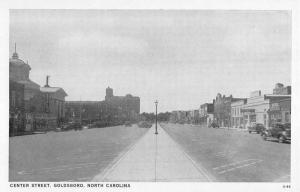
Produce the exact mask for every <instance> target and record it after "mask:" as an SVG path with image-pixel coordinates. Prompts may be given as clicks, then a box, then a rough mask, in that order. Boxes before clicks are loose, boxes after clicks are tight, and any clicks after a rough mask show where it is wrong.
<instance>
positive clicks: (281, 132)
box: [261, 123, 291, 143]
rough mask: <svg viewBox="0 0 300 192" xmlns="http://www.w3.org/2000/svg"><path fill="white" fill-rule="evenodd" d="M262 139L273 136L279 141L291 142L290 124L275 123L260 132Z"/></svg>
mask: <svg viewBox="0 0 300 192" xmlns="http://www.w3.org/2000/svg"><path fill="white" fill-rule="evenodd" d="M261 136H262V138H263V140H268V139H269V138H275V139H277V140H278V142H279V143H283V142H291V124H290V123H286V124H282V123H275V124H273V125H272V126H271V128H269V129H264V130H263V131H262V132H261Z"/></svg>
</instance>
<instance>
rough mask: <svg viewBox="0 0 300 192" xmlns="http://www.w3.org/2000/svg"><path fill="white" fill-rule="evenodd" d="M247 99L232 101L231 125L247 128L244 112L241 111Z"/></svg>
mask: <svg viewBox="0 0 300 192" xmlns="http://www.w3.org/2000/svg"><path fill="white" fill-rule="evenodd" d="M246 103H247V99H241V100H238V101H234V102H232V103H231V126H232V127H235V128H245V126H244V119H243V114H242V112H241V110H242V108H243V107H244V105H245V104H246Z"/></svg>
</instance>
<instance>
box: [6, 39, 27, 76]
mask: <svg viewBox="0 0 300 192" xmlns="http://www.w3.org/2000/svg"><path fill="white" fill-rule="evenodd" d="M9 65H10V67H24V68H27V69H28V70H31V67H30V66H29V65H28V63H25V62H24V61H23V60H21V59H19V55H18V53H17V45H16V44H15V52H14V53H13V55H12V57H11V58H10V59H9Z"/></svg>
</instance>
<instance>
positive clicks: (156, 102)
mask: <svg viewBox="0 0 300 192" xmlns="http://www.w3.org/2000/svg"><path fill="white" fill-rule="evenodd" d="M154 103H155V134H156V135H157V134H158V132H157V104H158V101H157V100H156V101H155V102H154Z"/></svg>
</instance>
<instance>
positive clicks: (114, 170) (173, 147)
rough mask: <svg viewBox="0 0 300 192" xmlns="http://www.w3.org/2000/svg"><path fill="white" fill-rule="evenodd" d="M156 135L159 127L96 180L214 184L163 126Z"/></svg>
mask: <svg viewBox="0 0 300 192" xmlns="http://www.w3.org/2000/svg"><path fill="white" fill-rule="evenodd" d="M154 132H155V125H153V126H152V128H151V129H150V130H149V131H148V132H147V133H146V134H145V136H143V137H142V138H141V139H140V140H139V141H138V142H137V143H136V144H135V145H134V146H133V147H132V148H131V149H130V150H129V151H128V152H127V153H125V154H124V155H123V156H122V157H121V158H120V159H119V160H118V161H117V162H115V163H114V164H113V165H110V166H109V168H108V169H107V170H105V171H103V172H102V173H100V174H99V175H97V176H95V177H94V179H93V181H137V182H138V181H144V182H145V181H154V182H156V181H158V182H159V181H174V182H175V181H176V182H180V181H185V182H186V181H192V182H195V181H197V182H209V181H212V179H211V176H209V175H208V174H207V172H206V171H205V170H204V169H203V168H201V167H199V165H197V164H196V163H195V162H194V161H193V160H192V159H191V158H190V157H189V156H188V155H187V154H186V153H185V152H184V151H183V150H182V149H181V148H180V146H179V145H178V144H177V143H175V142H174V141H173V140H172V139H171V138H170V136H169V135H168V134H167V133H166V132H165V131H164V130H163V129H162V128H161V127H160V126H159V125H158V133H159V134H158V135H155V134H154Z"/></svg>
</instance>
